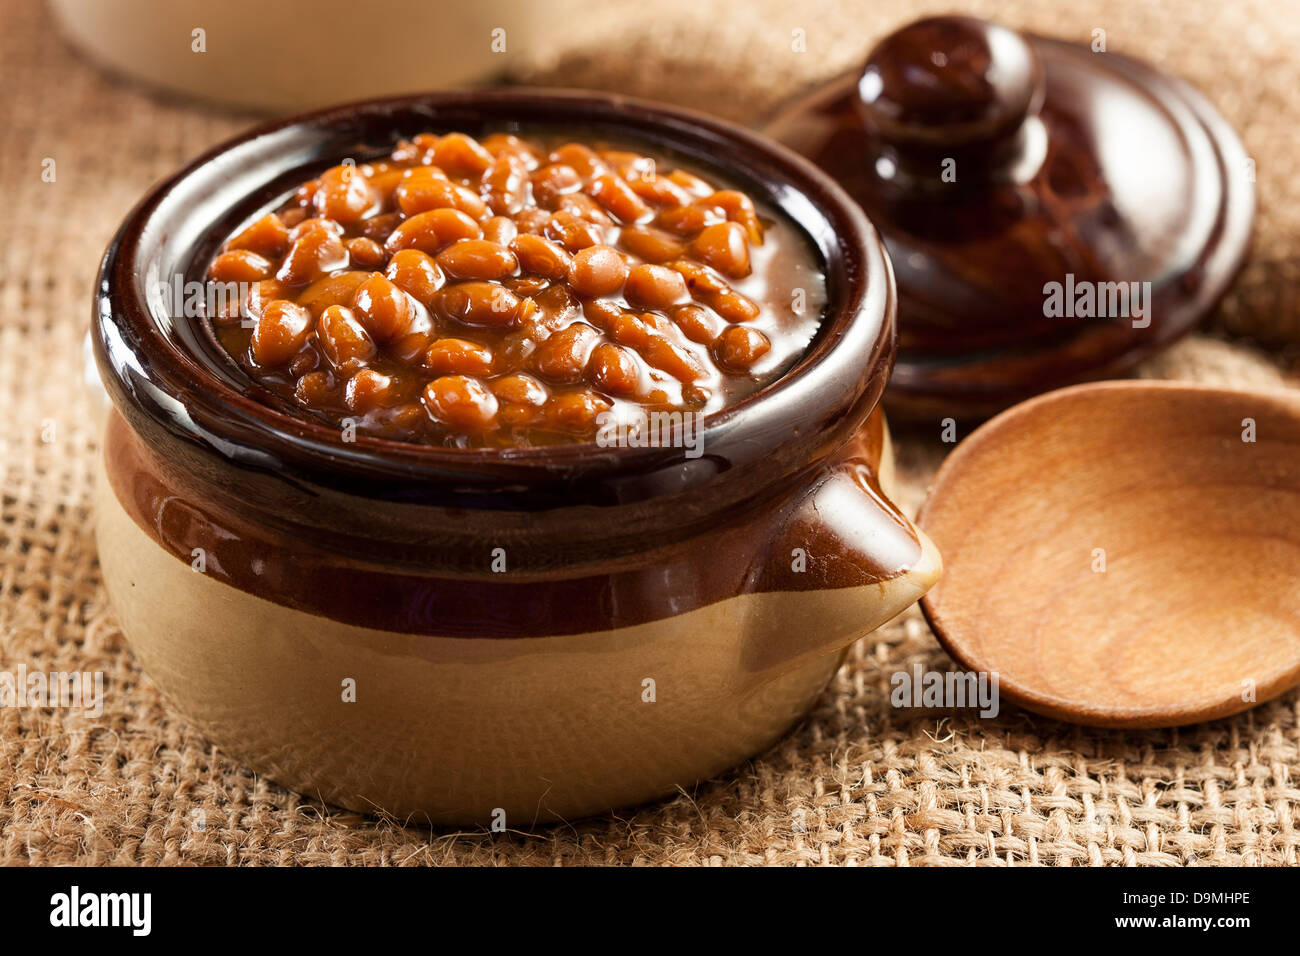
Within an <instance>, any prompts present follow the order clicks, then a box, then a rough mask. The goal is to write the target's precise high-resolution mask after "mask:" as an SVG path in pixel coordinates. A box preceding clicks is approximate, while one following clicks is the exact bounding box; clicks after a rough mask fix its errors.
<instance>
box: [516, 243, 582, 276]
mask: <svg viewBox="0 0 1300 956" xmlns="http://www.w3.org/2000/svg"><path fill="white" fill-rule="evenodd" d="M510 248H511V249H513V250H514V253H515V255H516V256H517V257H518V259H519V267H520V268H521V269H523V271H524V272H528V273H531V274H532V275H538V276H542V277H543V278H545V279H550V280H552V281H559V280H560V279H565V278H567V277H568V275H569V269H570V267H571V266H572V265H573V257H572V256H570V255H569V254H568V253H567V252H566V251H565V250H564V249H562V248H561V247H560V246H557V245H556V244H555V243H553V242H551V241H549V240H547V239H543V238H542V237H541V236H534V235H530V234H528V233H525V234H523V235H521V236H516V237H515V240H514V242H512V243H511V244H510Z"/></svg>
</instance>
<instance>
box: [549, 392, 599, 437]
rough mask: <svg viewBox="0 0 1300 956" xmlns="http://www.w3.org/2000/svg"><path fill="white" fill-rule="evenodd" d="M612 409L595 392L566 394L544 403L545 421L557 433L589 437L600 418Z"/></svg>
mask: <svg viewBox="0 0 1300 956" xmlns="http://www.w3.org/2000/svg"><path fill="white" fill-rule="evenodd" d="M613 407H614V406H613V405H611V404H610V403H609V402H608V401H606V400H605V399H603V398H601V397H600V396H599V395H597V394H596V393H595V392H587V391H582V392H567V393H565V394H563V395H556V396H555V397H553V398H552V399H551V400H550V401H548V402H547V403H546V410H545V414H546V421H547V423H548V424H549V425H550V426H551V427H552V428H555V429H557V430H559V431H564V432H573V433H576V434H580V435H589V434H591V433H592V432H594V431H595V430H596V425H597V422H598V420H599V418H600V416H601V415H603V414H605V413H606V412H608V411H609V410H610V409H611V408H613Z"/></svg>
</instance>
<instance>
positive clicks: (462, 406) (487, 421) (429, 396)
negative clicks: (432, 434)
mask: <svg viewBox="0 0 1300 956" xmlns="http://www.w3.org/2000/svg"><path fill="white" fill-rule="evenodd" d="M424 407H425V408H426V409H427V410H428V412H429V415H430V416H431V417H432V418H433V419H434V420H435V421H437V422H440V423H442V424H443V425H446V426H447V427H449V428H452V429H455V430H457V431H464V432H475V431H480V430H482V429H484V428H487V427H488V426H489V425H491V424H492V421H493V419H494V418H496V415H497V410H498V408H499V407H500V406H499V405H498V403H497V399H496V396H495V395H493V394H492V393H491V392H490V391H489V390H488V388H487V386H485V385H484V384H483V383H482V382H481V381H479V380H478V379H476V378H472V377H470V376H468V375H443V376H441V377H440V378H435V379H434V380H433V381H432V382H430V383H429V384H428V385H426V386H425V387H424Z"/></svg>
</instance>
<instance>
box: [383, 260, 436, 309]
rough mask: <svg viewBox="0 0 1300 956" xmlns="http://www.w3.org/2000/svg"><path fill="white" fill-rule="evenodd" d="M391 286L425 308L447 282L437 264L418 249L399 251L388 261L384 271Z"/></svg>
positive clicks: (431, 302)
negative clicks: (404, 292)
mask: <svg viewBox="0 0 1300 956" xmlns="http://www.w3.org/2000/svg"><path fill="white" fill-rule="evenodd" d="M384 275H385V276H387V277H388V279H389V281H390V282H392V283H393V285H395V286H397V287H398V288H399V289H402V290H404V291H406V292H409V293H410V294H411V295H413V296H415V299H416V301H417V302H419V303H420V304H422V305H424V306H425V307H426V308H427V307H429V306H431V305H432V304H433V298H434V296H435V295H436V294H437V292H438V290H439V289H441V288H442V287H443V284H444V283H445V282H446V281H447V278H446V276H445V275H443V272H442V269H441V268H439V267H438V263H436V262H434V261H433V257H432V256H430V255H429V254H428V253H427V252H422V251H420V250H419V249H401V250H398V251H397V252H396V253H394V255H393V258H391V259H389V260H388V268H387V269H385V270H384Z"/></svg>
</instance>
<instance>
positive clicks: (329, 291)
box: [297, 271, 370, 316]
mask: <svg viewBox="0 0 1300 956" xmlns="http://www.w3.org/2000/svg"><path fill="white" fill-rule="evenodd" d="M369 278H370V273H369V272H365V271H350V272H340V273H337V274H336V275H332V276H325V277H324V278H323V279H317V280H316V281H315V282H313V283H312V284H311V285H309V286H307V288H305V289H303V290H302V291H301V292H299V293H298V300H297V301H298V304H299V305H301V306H303V307H304V308H306V309H308V310H309V311H310V312H311V314H312V315H317V316H318V315H320V314H321V313H322V312H324V311H325V310H326V309H328V308H329V307H330V306H331V305H351V304H352V297H353V296H354V295H356V292H357V286H359V285H361V283H363V282H365V281H366V280H367V279H369Z"/></svg>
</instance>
